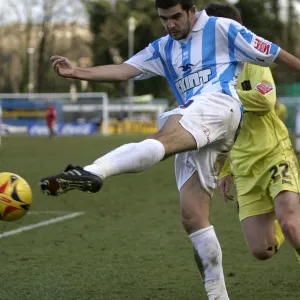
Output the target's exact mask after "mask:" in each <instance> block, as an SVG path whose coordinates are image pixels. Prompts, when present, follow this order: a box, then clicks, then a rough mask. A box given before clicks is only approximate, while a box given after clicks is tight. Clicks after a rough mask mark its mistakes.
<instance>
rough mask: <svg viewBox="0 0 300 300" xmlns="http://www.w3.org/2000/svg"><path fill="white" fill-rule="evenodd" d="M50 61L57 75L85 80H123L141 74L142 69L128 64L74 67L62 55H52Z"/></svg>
mask: <svg viewBox="0 0 300 300" xmlns="http://www.w3.org/2000/svg"><path fill="white" fill-rule="evenodd" d="M51 61H52V63H53V65H52V66H53V69H54V71H55V72H56V73H57V74H58V75H60V76H62V77H67V78H74V79H81V80H87V81H101V82H114V81H125V80H128V79H130V78H133V77H136V76H138V75H140V74H142V71H140V70H139V69H137V68H135V67H133V66H131V65H129V64H121V65H105V66H99V67H93V68H78V67H74V66H73V64H72V63H71V62H70V61H69V60H68V59H67V58H65V57H62V56H52V57H51Z"/></svg>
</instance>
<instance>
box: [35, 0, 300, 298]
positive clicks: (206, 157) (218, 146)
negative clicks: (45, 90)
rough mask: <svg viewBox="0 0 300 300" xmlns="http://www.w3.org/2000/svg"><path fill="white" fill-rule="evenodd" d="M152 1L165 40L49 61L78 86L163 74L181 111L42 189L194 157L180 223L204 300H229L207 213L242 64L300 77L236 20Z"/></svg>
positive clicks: (236, 103) (91, 184)
mask: <svg viewBox="0 0 300 300" xmlns="http://www.w3.org/2000/svg"><path fill="white" fill-rule="evenodd" d="M155 3H156V8H157V12H158V15H159V18H160V20H161V22H162V24H163V26H164V27H165V29H166V31H167V32H168V35H167V36H165V37H162V38H161V39H159V40H157V41H154V42H153V43H151V44H150V45H149V46H148V47H147V48H145V49H144V50H142V51H141V52H139V53H138V54H136V55H135V56H133V57H132V58H130V59H129V60H128V61H126V62H125V63H124V64H121V65H107V66H98V67H93V68H77V67H74V66H73V65H72V63H71V62H70V61H69V60H68V59H66V58H65V57H61V56H53V57H52V58H51V60H52V61H53V68H54V70H55V71H56V72H57V74H58V75H60V76H63V77H69V78H75V79H81V80H90V81H105V82H114V81H124V80H128V79H130V78H136V79H146V78H149V77H151V76H156V75H160V76H163V77H165V78H166V79H167V80H168V83H169V85H170V87H171V89H172V91H173V94H174V95H175V97H176V99H177V101H178V104H179V107H178V108H177V109H175V110H173V111H171V112H169V113H167V114H164V115H163V116H162V118H160V120H159V123H160V124H159V125H160V127H161V129H160V130H159V132H158V133H156V134H154V135H153V136H152V137H151V138H149V139H147V140H144V141H142V142H140V143H132V144H126V145H123V146H122V147H120V148H117V149H115V150H113V151H111V152H110V153H108V154H106V155H104V156H102V157H100V158H99V159H97V160H96V161H95V162H94V163H93V164H91V165H89V166H86V167H84V168H81V167H73V166H72V165H69V166H68V167H67V169H66V170H65V172H63V173H60V174H58V175H55V176H50V177H47V178H44V179H42V180H41V189H42V191H43V192H44V193H46V194H48V195H53V196H57V195H59V194H61V193H64V192H67V191H69V190H71V189H79V190H82V191H88V192H97V191H98V190H99V189H100V188H101V186H102V184H103V180H104V179H105V178H107V177H109V176H113V175H118V174H123V173H133V172H141V171H144V170H146V169H148V168H150V167H151V166H153V165H154V164H156V163H158V162H159V161H161V160H163V159H165V158H167V157H169V156H171V155H174V154H177V153H181V152H186V151H194V157H193V158H192V159H193V163H194V164H196V169H197V171H196V172H194V173H193V174H192V175H191V174H190V172H188V174H185V172H184V171H182V172H179V173H178V174H179V175H178V174H177V178H176V179H177V185H178V188H179V190H180V202H181V211H182V223H183V226H184V228H185V230H186V232H187V233H188V234H189V237H190V238H191V241H192V243H193V246H194V248H195V249H196V250H197V254H198V256H199V257H200V260H201V262H202V266H203V270H202V275H203V279H204V285H205V289H206V292H207V295H208V299H209V300H212V299H220V300H224V299H229V298H228V295H227V291H226V287H225V282H224V275H223V268H222V251H221V247H220V244H219V242H218V239H217V237H216V234H215V231H214V228H213V226H211V224H210V222H209V207H210V200H211V197H212V194H213V191H214V189H215V188H216V182H217V177H218V174H219V172H220V170H221V168H222V166H223V164H224V161H225V159H226V157H227V155H228V153H229V151H230V149H231V148H232V146H233V144H234V141H235V139H236V137H237V134H238V131H239V127H240V123H241V119H242V112H243V107H242V104H241V102H240V100H239V98H238V96H237V93H236V90H235V88H236V82H237V77H238V75H239V74H240V73H241V71H242V68H243V63H244V62H250V63H252V64H257V65H261V66H269V65H271V64H272V63H273V62H274V61H275V60H276V59H277V61H282V62H284V63H287V64H288V65H289V66H291V67H293V68H294V69H297V70H299V71H300V61H299V60H298V59H297V58H296V57H294V56H292V55H290V54H289V53H287V52H286V51H284V50H282V49H280V48H279V47H278V46H276V45H274V44H272V43H271V42H269V41H266V40H264V39H263V38H261V37H258V36H256V35H255V34H254V33H252V32H250V31H249V30H247V29H246V28H245V27H243V26H242V25H241V24H239V23H237V22H235V21H233V20H230V19H224V18H215V17H208V16H207V14H206V12H205V11H201V12H199V13H197V11H196V8H195V6H194V1H193V0H156V2H155ZM188 157H191V156H188ZM189 164H190V161H189V160H188V159H186V160H184V159H183V160H180V161H179V162H178V164H177V165H176V169H177V170H184V169H185V168H187V167H188V166H189ZM176 173H177V172H176Z"/></svg>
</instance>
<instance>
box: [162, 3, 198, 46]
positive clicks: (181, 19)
mask: <svg viewBox="0 0 300 300" xmlns="http://www.w3.org/2000/svg"><path fill="white" fill-rule="evenodd" d="M157 12H158V16H159V18H160V20H161V22H162V24H163V26H164V28H165V29H166V31H167V32H168V34H169V35H170V36H171V37H172V38H173V39H174V40H182V39H185V38H186V37H187V36H188V34H189V33H190V31H191V29H192V27H193V26H194V24H195V22H196V19H195V12H196V9H195V7H192V8H191V9H190V11H189V12H187V11H185V10H183V9H182V7H181V5H180V4H178V5H176V6H174V7H171V8H167V9H163V8H158V9H157Z"/></svg>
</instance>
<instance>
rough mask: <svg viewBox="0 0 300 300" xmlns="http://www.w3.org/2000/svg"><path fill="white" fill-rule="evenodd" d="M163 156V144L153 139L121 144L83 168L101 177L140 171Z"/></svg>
mask: <svg viewBox="0 0 300 300" xmlns="http://www.w3.org/2000/svg"><path fill="white" fill-rule="evenodd" d="M164 156H165V148H164V146H163V144H162V143H161V142H159V141H157V140H154V139H147V140H145V141H142V142H140V143H132V144H126V145H123V146H121V147H119V148H117V149H115V150H113V151H111V152H109V153H107V154H106V155H104V156H102V157H100V158H99V159H97V160H96V161H94V163H93V164H92V165H89V166H86V167H84V170H86V171H88V172H91V173H92V174H95V175H97V176H99V177H101V178H102V179H105V178H106V177H109V176H113V175H119V174H123V173H137V172H142V171H144V170H146V169H148V168H150V167H152V166H153V165H155V164H156V163H158V162H159V161H161V160H162V159H163V158H164Z"/></svg>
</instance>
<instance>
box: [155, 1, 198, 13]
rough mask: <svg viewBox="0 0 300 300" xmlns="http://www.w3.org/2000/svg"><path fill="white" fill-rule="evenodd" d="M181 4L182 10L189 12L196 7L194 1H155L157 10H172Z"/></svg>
mask: <svg viewBox="0 0 300 300" xmlns="http://www.w3.org/2000/svg"><path fill="white" fill-rule="evenodd" d="M178 4H180V5H181V7H182V9H184V10H186V11H189V10H190V9H191V8H192V7H193V6H194V5H195V3H194V0H155V7H156V8H163V9H167V8H171V7H174V6H176V5H178Z"/></svg>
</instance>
